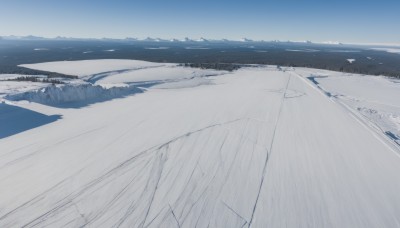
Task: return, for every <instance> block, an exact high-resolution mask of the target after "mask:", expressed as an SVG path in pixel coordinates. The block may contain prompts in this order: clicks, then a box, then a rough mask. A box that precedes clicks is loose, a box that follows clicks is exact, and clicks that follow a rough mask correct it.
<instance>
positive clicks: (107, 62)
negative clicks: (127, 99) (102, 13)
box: [21, 59, 176, 77]
mask: <svg viewBox="0 0 400 228" xmlns="http://www.w3.org/2000/svg"><path fill="white" fill-rule="evenodd" d="M165 65H176V64H163V63H152V62H145V61H139V60H115V59H102V60H82V61H59V62H46V63H36V64H23V65H21V66H22V67H26V68H30V69H34V70H43V71H50V72H57V73H62V74H68V75H75V76H79V77H83V76H88V75H93V74H98V73H103V72H111V71H120V70H133V69H138V68H143V67H159V66H165Z"/></svg>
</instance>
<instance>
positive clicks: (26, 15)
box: [0, 0, 400, 43]
mask: <svg viewBox="0 0 400 228" xmlns="http://www.w3.org/2000/svg"><path fill="white" fill-rule="evenodd" d="M399 8H400V2H399V1H391V0H390V1H385V2H378V1H372V0H364V1H361V0H353V1H351V2H349V1H344V0H338V1H330V2H326V1H316V0H306V1H302V2H300V1H295V0H283V1H271V0H269V1H268V0H267V1H261V0H255V1H251V2H250V1H247V2H244V1H228V0H220V1H211V0H204V1H183V0H170V1H161V0H152V1H144V0H133V1H132V0H117V1H107V0H97V1H91V0H88V1H78V0H69V1H65V0H63V1H51V0H37V1H30V0H3V1H2V3H1V10H0V27H1V30H0V36H5V35H18V36H26V35H35V36H43V37H56V36H65V37H79V38H102V37H108V38H125V37H138V38H144V37H148V36H149V37H161V38H183V37H193V38H200V37H206V38H209V39H222V38H227V39H233V40H238V39H241V38H243V37H247V38H251V39H255V40H292V41H301V40H311V41H340V42H348V43H400V30H399V29H397V26H398V22H399V21H400V14H398V12H397V11H398V9H399Z"/></svg>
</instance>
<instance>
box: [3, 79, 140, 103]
mask: <svg viewBox="0 0 400 228" xmlns="http://www.w3.org/2000/svg"><path fill="white" fill-rule="evenodd" d="M141 92H143V91H142V90H141V89H139V88H137V87H133V86H125V87H111V88H105V87H102V86H100V85H92V84H78V85H61V86H55V85H52V86H48V87H45V88H42V89H38V90H31V91H27V92H23V93H16V94H9V95H7V96H5V98H6V99H8V100H12V101H21V100H27V101H31V102H36V103H40V104H47V105H59V104H64V103H69V102H78V101H85V102H87V101H93V100H104V99H112V98H117V97H123V96H127V95H130V94H134V93H141Z"/></svg>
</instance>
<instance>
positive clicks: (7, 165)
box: [0, 60, 400, 227]
mask: <svg viewBox="0 0 400 228" xmlns="http://www.w3.org/2000/svg"><path fill="white" fill-rule="evenodd" d="M104 61H107V62H108V63H109V65H107V64H105V62H104ZM132 65H133V66H132ZM47 66H48V67H49V68H47ZM96 66H99V68H96ZM29 67H32V68H35V69H40V70H51V71H56V72H60V73H67V74H74V75H79V76H80V77H81V78H84V79H86V80H91V79H93V76H95V75H99V74H102V75H103V76H104V77H101V79H100V80H95V82H94V83H98V84H101V83H102V80H103V82H106V83H107V84H110V83H111V84H112V83H115V84H116V85H119V84H120V83H124V84H128V85H129V86H135V85H136V83H139V84H140V85H141V84H142V83H143V79H144V78H146V77H149V79H150V78H151V80H153V81H155V83H154V86H148V87H145V88H142V87H139V88H138V89H142V90H143V92H141V93H134V94H130V95H127V96H124V97H119V98H117V99H108V100H103V101H102V102H97V103H90V104H88V105H86V106H85V105H84V106H80V107H79V108H70V107H68V105H67V106H65V107H55V106H51V105H46V103H45V102H43V103H44V104H38V103H34V102H32V103H30V102H26V101H5V103H3V104H1V106H0V120H3V121H7V120H8V119H7V118H13V116H12V115H7V114H6V113H5V112H4V110H10V109H9V108H10V107H9V106H14V107H18V108H21V109H24V110H30V112H35V115H31V117H34V116H36V114H37V113H40V114H41V118H44V117H48V118H50V117H55V116H60V118H58V119H57V120H55V121H54V118H53V119H52V121H48V122H45V123H44V124H43V125H41V126H39V127H35V128H31V129H26V130H24V131H21V132H19V133H18V134H10V135H9V136H8V137H4V138H2V139H0V148H1V150H0V158H1V159H0V180H1V188H0V226H1V227H23V226H24V227H63V226H65V227H82V226H87V227H399V226H400V194H399V192H400V178H399V174H400V156H399V149H398V145H397V144H396V143H394V142H393V140H392V139H391V138H389V137H388V136H387V135H386V134H385V133H384V131H382V130H380V129H379V128H375V127H374V126H375V124H379V123H373V124H372V122H371V121H370V119H368V118H365V116H363V115H361V114H360V113H361V112H360V111H359V110H358V109H357V107H358V106H354V105H353V106H352V105H350V103H346V101H347V100H348V98H349V97H352V98H353V97H357V99H356V100H355V101H354V102H360V103H358V104H362V105H365V106H366V107H370V106H369V104H371V103H373V102H369V101H378V102H379V104H380V105H381V103H385V104H388V106H385V107H391V108H393V109H394V110H392V111H393V112H394V111H396V110H397V111H398V110H400V109H399V106H397V105H398V104H397V101H396V99H395V98H394V96H395V95H398V91H399V90H398V89H396V87H397V86H398V85H399V84H397V82H396V81H393V80H390V79H387V78H383V77H376V78H375V77H369V76H366V77H363V76H357V75H343V74H342V73H335V72H329V71H320V70H313V69H304V68H277V67H273V66H255V67H250V68H242V69H240V70H238V71H235V72H233V73H228V72H222V73H219V74H218V75H215V74H214V73H215V72H208V71H204V70H194V69H186V68H183V67H180V66H177V65H176V64H161V66H160V64H157V63H143V65H141V63H139V62H137V61H136V62H130V63H128V62H126V61H119V60H114V61H113V60H103V61H98V60H96V61H79V62H59V63H45V64H39V65H37V66H34V65H32V66H29ZM36 67H37V68H36ZM146 67H150V68H148V69H143V68H146ZM154 67H158V68H154ZM164 68H168V69H170V68H172V71H174V72H175V71H176V72H180V73H182V74H179V75H180V76H179V77H177V76H176V74H175V73H171V72H166V73H165V74H164V70H162V69H164ZM174 68H176V69H174ZM126 69H129V70H132V69H140V71H144V73H140V74H139V75H140V77H139V76H137V75H135V71H130V75H129V76H126V78H127V80H123V79H124V78H125V77H124V76H121V75H119V74H125V73H126V72H125V71H124V70H126ZM155 69H159V70H158V71H157V70H155ZM147 70H149V72H145V71H147ZM140 71H138V72H140ZM193 71H195V72H194V73H193ZM210 73H211V74H210ZM186 74H187V75H186ZM209 74H210V75H209ZM182 75H186V76H182ZM193 75H194V76H193ZM136 76H137V77H136ZM113 79H115V81H114V80H113ZM121 80H122V81H121ZM136 80H138V81H136ZM151 80H148V81H151ZM376 82H379V83H376ZM0 83H1V82H0ZM376 84H378V86H377V87H374V86H373V85H376ZM366 85H369V86H368V87H367V88H364V86H366ZM392 87H393V88H392ZM135 88H136V87H135ZM371 88H373V89H374V90H372V91H371V90H369V89H371ZM389 88H392V89H389ZM368 91H369V92H368ZM336 93H337V94H341V96H336V95H337V94H336ZM49 95H51V94H49ZM392 96H393V97H392ZM397 97H398V96H397ZM361 98H362V99H363V100H361ZM364 101H368V102H364ZM8 121H9V120H8ZM33 121H34V119H33ZM1 130H4V129H1V128H0V131H1Z"/></svg>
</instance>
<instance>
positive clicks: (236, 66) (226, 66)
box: [181, 63, 241, 71]
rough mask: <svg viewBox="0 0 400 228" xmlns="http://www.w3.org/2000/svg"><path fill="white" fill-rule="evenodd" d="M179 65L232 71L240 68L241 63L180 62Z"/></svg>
mask: <svg viewBox="0 0 400 228" xmlns="http://www.w3.org/2000/svg"><path fill="white" fill-rule="evenodd" d="M181 66H185V67H192V68H201V69H214V70H226V71H234V70H238V69H240V68H241V65H239V64H233V63H185V64H181Z"/></svg>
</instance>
